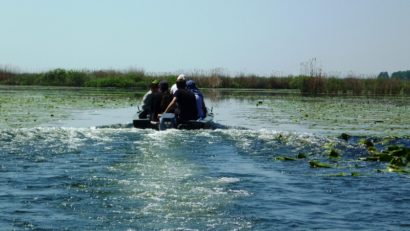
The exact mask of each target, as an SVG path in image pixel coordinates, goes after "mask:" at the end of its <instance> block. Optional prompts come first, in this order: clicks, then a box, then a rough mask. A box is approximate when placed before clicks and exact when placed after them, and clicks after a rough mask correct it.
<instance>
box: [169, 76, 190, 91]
mask: <svg viewBox="0 0 410 231" xmlns="http://www.w3.org/2000/svg"><path fill="white" fill-rule="evenodd" d="M178 80H186V79H185V75H184V74H180V75H178V77H177V81H178ZM177 90H178V88H177V84H176V83H174V84H173V85H172V86H171V94H172V95H174V94H175V92H176V91H177Z"/></svg>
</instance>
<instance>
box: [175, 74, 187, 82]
mask: <svg viewBox="0 0 410 231" xmlns="http://www.w3.org/2000/svg"><path fill="white" fill-rule="evenodd" d="M178 80H186V79H185V75H184V74H180V75H178V77H177V81H178Z"/></svg>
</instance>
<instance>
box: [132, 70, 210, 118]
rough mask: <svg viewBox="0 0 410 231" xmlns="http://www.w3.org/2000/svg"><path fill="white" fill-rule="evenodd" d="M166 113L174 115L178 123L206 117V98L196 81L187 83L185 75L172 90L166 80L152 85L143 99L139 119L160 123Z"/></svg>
mask: <svg viewBox="0 0 410 231" xmlns="http://www.w3.org/2000/svg"><path fill="white" fill-rule="evenodd" d="M164 113H174V114H175V118H176V120H177V121H176V122H177V123H183V122H184V121H188V120H201V119H204V118H205V117H206V114H207V110H206V106H205V102H204V96H203V94H202V92H201V91H200V90H199V89H198V88H197V87H196V85H195V81H193V80H188V81H187V80H186V79H185V75H183V74H181V75H179V76H178V78H177V80H176V83H175V84H173V85H172V86H171V88H169V84H168V82H167V81H165V80H162V81H160V82H158V81H157V80H154V81H153V82H152V83H151V84H150V90H149V91H148V92H147V93H146V94H145V95H144V97H143V99H142V111H141V112H140V113H139V115H138V117H139V118H140V119H147V118H149V119H150V120H151V121H160V120H161V115H162V114H164Z"/></svg>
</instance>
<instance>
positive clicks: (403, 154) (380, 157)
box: [361, 143, 410, 173]
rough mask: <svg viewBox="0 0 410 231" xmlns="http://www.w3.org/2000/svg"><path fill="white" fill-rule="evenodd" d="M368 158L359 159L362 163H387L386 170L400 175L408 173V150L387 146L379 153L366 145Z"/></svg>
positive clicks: (372, 146)
mask: <svg viewBox="0 0 410 231" xmlns="http://www.w3.org/2000/svg"><path fill="white" fill-rule="evenodd" d="M366 147H367V149H368V151H369V156H368V157H365V158H361V160H364V161H380V162H387V163H389V164H388V170H389V171H393V172H400V173H410V168H409V162H410V148H406V147H403V146H398V145H391V146H388V147H387V148H386V149H385V150H383V151H381V152H379V151H378V150H377V149H376V148H375V147H374V145H373V144H372V145H368V143H367V145H366Z"/></svg>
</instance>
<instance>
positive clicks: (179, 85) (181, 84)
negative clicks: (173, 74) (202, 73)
mask: <svg viewBox="0 0 410 231" xmlns="http://www.w3.org/2000/svg"><path fill="white" fill-rule="evenodd" d="M176 84H177V88H178V89H185V88H186V81H185V79H177V83H176Z"/></svg>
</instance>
